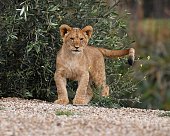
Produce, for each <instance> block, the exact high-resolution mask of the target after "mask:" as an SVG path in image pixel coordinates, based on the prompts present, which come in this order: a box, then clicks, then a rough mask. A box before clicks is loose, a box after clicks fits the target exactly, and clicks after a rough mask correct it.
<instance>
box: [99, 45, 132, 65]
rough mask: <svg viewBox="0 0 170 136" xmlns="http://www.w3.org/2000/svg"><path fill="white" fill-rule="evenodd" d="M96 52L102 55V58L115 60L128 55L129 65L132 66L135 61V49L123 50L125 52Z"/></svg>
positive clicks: (102, 50) (105, 50)
mask: <svg viewBox="0 0 170 136" xmlns="http://www.w3.org/2000/svg"><path fill="white" fill-rule="evenodd" d="M98 50H99V51H100V52H101V53H102V54H103V56H104V57H109V58H115V57H122V56H125V55H128V56H129V57H128V63H129V65H133V63H134V60H135V49H133V48H130V49H125V50H108V49H104V48H98Z"/></svg>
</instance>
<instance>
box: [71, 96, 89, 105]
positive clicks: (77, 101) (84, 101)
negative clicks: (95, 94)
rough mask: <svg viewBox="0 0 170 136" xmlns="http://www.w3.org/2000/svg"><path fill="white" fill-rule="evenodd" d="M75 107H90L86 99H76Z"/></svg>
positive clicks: (74, 101)
mask: <svg viewBox="0 0 170 136" xmlns="http://www.w3.org/2000/svg"><path fill="white" fill-rule="evenodd" d="M73 105H77V106H78V105H80V106H81V105H88V103H87V101H86V100H85V99H84V98H82V97H81V98H74V100H73Z"/></svg>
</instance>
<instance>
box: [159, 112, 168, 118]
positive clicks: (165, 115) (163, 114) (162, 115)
mask: <svg viewBox="0 0 170 136" xmlns="http://www.w3.org/2000/svg"><path fill="white" fill-rule="evenodd" d="M158 116H159V117H170V112H164V113H160V114H159V115H158Z"/></svg>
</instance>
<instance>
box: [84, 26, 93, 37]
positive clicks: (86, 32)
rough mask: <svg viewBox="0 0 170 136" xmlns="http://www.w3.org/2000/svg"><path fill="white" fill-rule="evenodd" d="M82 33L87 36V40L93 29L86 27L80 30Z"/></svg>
mask: <svg viewBox="0 0 170 136" xmlns="http://www.w3.org/2000/svg"><path fill="white" fill-rule="evenodd" d="M82 31H83V32H84V33H85V34H86V35H87V36H88V38H90V37H91V35H92V32H93V27H91V26H86V27H84V28H83V29H82Z"/></svg>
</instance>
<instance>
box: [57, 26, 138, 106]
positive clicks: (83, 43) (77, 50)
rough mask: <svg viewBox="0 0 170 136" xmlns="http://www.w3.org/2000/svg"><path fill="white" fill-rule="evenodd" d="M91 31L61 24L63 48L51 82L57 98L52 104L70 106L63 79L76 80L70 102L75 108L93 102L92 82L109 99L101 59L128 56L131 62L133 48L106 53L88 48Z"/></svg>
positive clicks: (87, 27)
mask: <svg viewBox="0 0 170 136" xmlns="http://www.w3.org/2000/svg"><path fill="white" fill-rule="evenodd" d="M92 32H93V28H92V27H91V26H86V27H85V28H83V29H79V28H72V27H70V26H68V25H65V24H64V25H61V27H60V34H61V37H62V38H63V45H62V47H61V49H60V51H59V53H58V54H57V58H56V72H55V74H54V79H55V82H56V87H57V93H58V99H57V100H56V101H55V103H57V104H63V105H66V104H68V103H69V99H68V94H67V90H66V79H71V80H76V81H78V88H77V91H76V95H75V98H74V100H73V104H74V105H86V104H88V102H89V101H90V100H91V99H92V97H93V92H92V89H91V87H90V83H91V82H94V83H95V85H96V86H100V87H102V93H101V95H102V96H108V95H109V87H108V86H107V85H106V76H105V64H104V56H105V57H111V58H112V57H121V56H124V55H129V57H130V58H131V62H132V63H133V61H134V53H135V50H134V49H133V48H130V49H126V50H107V49H104V48H97V47H92V46H88V41H89V38H90V37H91V35H92Z"/></svg>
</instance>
